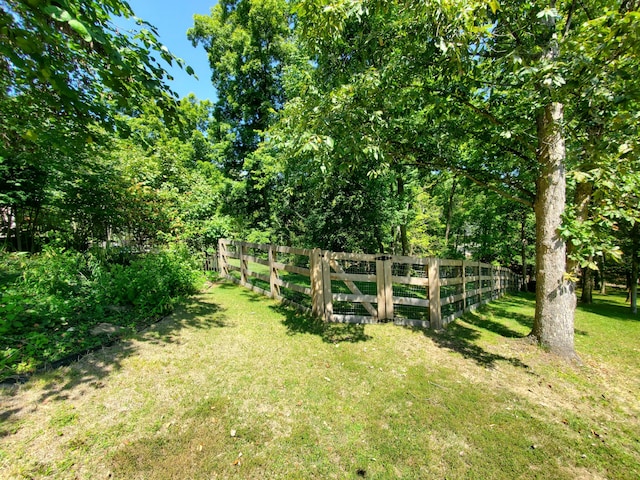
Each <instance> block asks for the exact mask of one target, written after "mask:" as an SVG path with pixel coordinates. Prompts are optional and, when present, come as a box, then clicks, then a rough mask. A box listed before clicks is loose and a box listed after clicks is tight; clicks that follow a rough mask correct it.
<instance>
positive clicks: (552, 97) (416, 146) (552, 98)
mask: <svg viewBox="0 0 640 480" xmlns="http://www.w3.org/2000/svg"><path fill="white" fill-rule="evenodd" d="M623 3H624V4H625V5H621V4H619V3H616V2H574V1H569V2H557V3H553V2H552V3H549V2H534V1H529V2H480V1H478V2H468V1H465V2H462V1H448V2H377V1H358V0H353V1H347V2H316V1H312V0H309V1H303V2H300V3H299V4H298V7H297V8H298V10H297V13H298V15H299V19H300V25H301V27H302V28H301V29H302V32H303V35H304V39H305V40H306V42H307V45H308V46H309V48H310V51H311V52H313V54H314V55H315V56H314V58H315V59H316V61H317V64H318V69H317V72H318V73H317V76H318V78H321V79H322V80H323V81H322V86H321V87H320V91H319V92H317V93H316V92H312V94H307V95H305V96H303V97H302V98H301V101H300V102H296V103H294V104H293V107H292V111H294V112H296V111H297V112H301V113H302V115H299V116H298V117H297V122H298V124H299V126H298V127H297V129H298V130H299V131H301V133H300V134H299V135H298V138H313V137H312V136H311V135H309V134H308V133H306V132H307V131H309V130H311V131H313V132H315V133H316V135H318V134H321V133H322V132H324V131H327V125H328V124H331V130H333V131H335V130H336V128H337V127H336V123H339V124H341V125H342V128H343V131H344V132H345V134H343V135H339V136H337V137H336V138H332V140H333V143H335V144H336V148H349V149H351V150H352V151H353V152H354V154H353V155H352V156H351V159H350V160H349V161H359V159H362V158H365V157H367V156H369V157H371V156H375V157H376V158H379V159H380V164H381V165H383V166H384V165H385V164H387V165H390V164H391V160H395V159H398V158H400V161H402V162H411V163H412V164H418V165H422V166H423V168H425V169H429V170H436V169H442V168H446V169H450V170H452V171H454V172H456V173H457V174H458V175H462V176H464V177H466V178H468V179H470V180H472V181H474V182H475V183H478V184H481V185H484V186H485V187H487V188H490V189H492V190H494V191H496V192H499V193H501V194H502V195H504V196H505V197H506V198H509V199H510V200H512V201H516V202H518V203H521V204H523V205H528V206H529V207H534V210H535V214H536V225H537V238H536V256H537V265H538V271H537V275H536V277H537V292H536V296H537V303H536V305H537V306H536V316H535V322H534V327H533V331H532V336H533V337H534V338H535V339H536V340H537V341H538V342H539V343H540V344H541V345H543V346H544V347H546V348H549V349H550V350H552V351H553V352H555V353H557V354H560V355H563V356H566V357H574V356H575V353H574V345H573V315H574V309H575V303H576V297H575V287H574V283H573V277H572V270H573V265H572V264H571V263H570V264H567V263H566V262H565V260H566V244H565V239H564V238H563V237H562V236H561V235H560V230H561V225H562V218H563V215H564V212H565V205H566V174H567V170H568V169H570V168H573V167H574V166H576V165H577V164H578V162H576V161H575V160H574V159H573V158H568V157H567V150H566V143H567V141H568V140H571V141H576V140H579V139H578V138H577V137H573V138H572V137H567V131H566V125H567V123H568V122H567V119H566V118H565V105H566V104H567V103H568V102H569V101H570V100H571V99H573V98H575V97H576V96H577V95H578V94H580V92H585V94H586V95H589V94H588V88H592V87H593V85H585V83H584V78H585V76H584V71H583V69H582V68H580V67H578V66H577V64H575V63H573V62H570V61H568V59H570V58H571V57H572V56H573V55H576V54H578V51H579V52H581V54H584V55H586V56H587V57H589V58H590V60H591V64H590V65H589V67H588V69H589V71H590V72H593V71H596V70H606V69H607V68H611V67H610V65H609V63H610V61H611V59H612V58H616V57H617V56H619V55H620V52H619V51H618V49H616V48H610V44H611V43H612V42H614V40H615V41H616V42H618V44H620V45H626V46H629V45H630V42H632V40H633V39H634V38H635V35H636V33H635V32H636V31H637V22H638V18H637V13H636V12H633V11H630V10H633V8H634V6H633V5H630V3H629V2H623ZM623 7H624V8H623ZM593 31H595V32H598V34H593ZM577 39H579V40H580V41H577ZM602 43H604V44H605V47H604V48H601V47H599V45H601V44H602ZM576 49H578V51H576ZM584 52H587V53H584ZM626 57H628V55H627V56H626ZM589 78H591V79H596V80H595V81H596V83H597V78H602V76H600V77H598V76H597V75H591V76H590V77H589ZM300 103H303V104H305V105H306V108H305V107H302V108H300V106H299V104H300ZM341 142H344V143H342V145H341V146H339V145H338V144H339V143H341ZM345 145H346V146H345ZM340 158H344V157H340Z"/></svg>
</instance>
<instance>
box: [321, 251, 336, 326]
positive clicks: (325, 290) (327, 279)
mask: <svg viewBox="0 0 640 480" xmlns="http://www.w3.org/2000/svg"><path fill="white" fill-rule="evenodd" d="M329 255H331V252H328V251H326V250H325V251H324V252H322V255H321V260H322V261H321V263H322V298H323V301H324V319H325V320H326V321H327V322H330V321H332V320H333V292H332V291H331V265H329V258H328V257H329Z"/></svg>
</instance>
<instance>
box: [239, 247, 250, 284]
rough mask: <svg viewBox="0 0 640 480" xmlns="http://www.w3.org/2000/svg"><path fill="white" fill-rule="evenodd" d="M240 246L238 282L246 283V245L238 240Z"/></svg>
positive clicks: (247, 267) (247, 268) (247, 266)
mask: <svg viewBox="0 0 640 480" xmlns="http://www.w3.org/2000/svg"><path fill="white" fill-rule="evenodd" d="M238 243H239V246H240V283H242V285H246V284H247V277H248V276H249V275H248V273H247V272H248V270H249V264H248V262H247V246H246V245H245V243H244V242H238Z"/></svg>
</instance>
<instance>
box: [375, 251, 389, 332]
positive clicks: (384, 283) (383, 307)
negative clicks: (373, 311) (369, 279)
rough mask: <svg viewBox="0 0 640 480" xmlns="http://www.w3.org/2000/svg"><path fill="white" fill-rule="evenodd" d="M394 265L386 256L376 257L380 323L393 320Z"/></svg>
mask: <svg viewBox="0 0 640 480" xmlns="http://www.w3.org/2000/svg"><path fill="white" fill-rule="evenodd" d="M392 263H393V262H392V261H391V259H390V258H389V257H387V256H385V255H382V256H380V257H376V287H377V300H378V312H377V313H378V321H382V320H393V280H392V278H391V275H392V270H391V266H392Z"/></svg>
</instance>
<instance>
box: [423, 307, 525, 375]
mask: <svg viewBox="0 0 640 480" xmlns="http://www.w3.org/2000/svg"><path fill="white" fill-rule="evenodd" d="M463 318H465V317H463ZM414 330H415V329H414ZM418 330H420V331H422V332H423V333H424V335H425V336H427V337H429V338H430V339H431V340H432V341H433V342H434V343H435V344H436V345H438V346H439V347H441V348H446V349H448V350H451V351H453V352H456V353H459V354H460V355H462V357H463V358H466V359H469V360H473V361H474V362H476V363H477V364H478V365H480V366H482V367H485V368H495V366H496V364H497V363H498V362H506V363H509V364H511V365H513V366H514V367H519V368H523V369H525V370H529V368H530V367H529V365H527V364H526V363H524V362H522V361H521V360H520V359H518V358H514V357H506V356H504V355H500V354H497V353H492V352H489V351H487V350H485V349H484V348H482V347H481V346H480V345H479V344H478V340H479V339H480V337H481V333H480V332H479V331H478V330H476V329H474V328H471V327H468V326H466V325H464V324H462V323H461V322H460V321H455V322H452V323H450V324H449V325H447V328H446V329H445V330H443V331H440V332H434V331H432V330H426V329H418Z"/></svg>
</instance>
